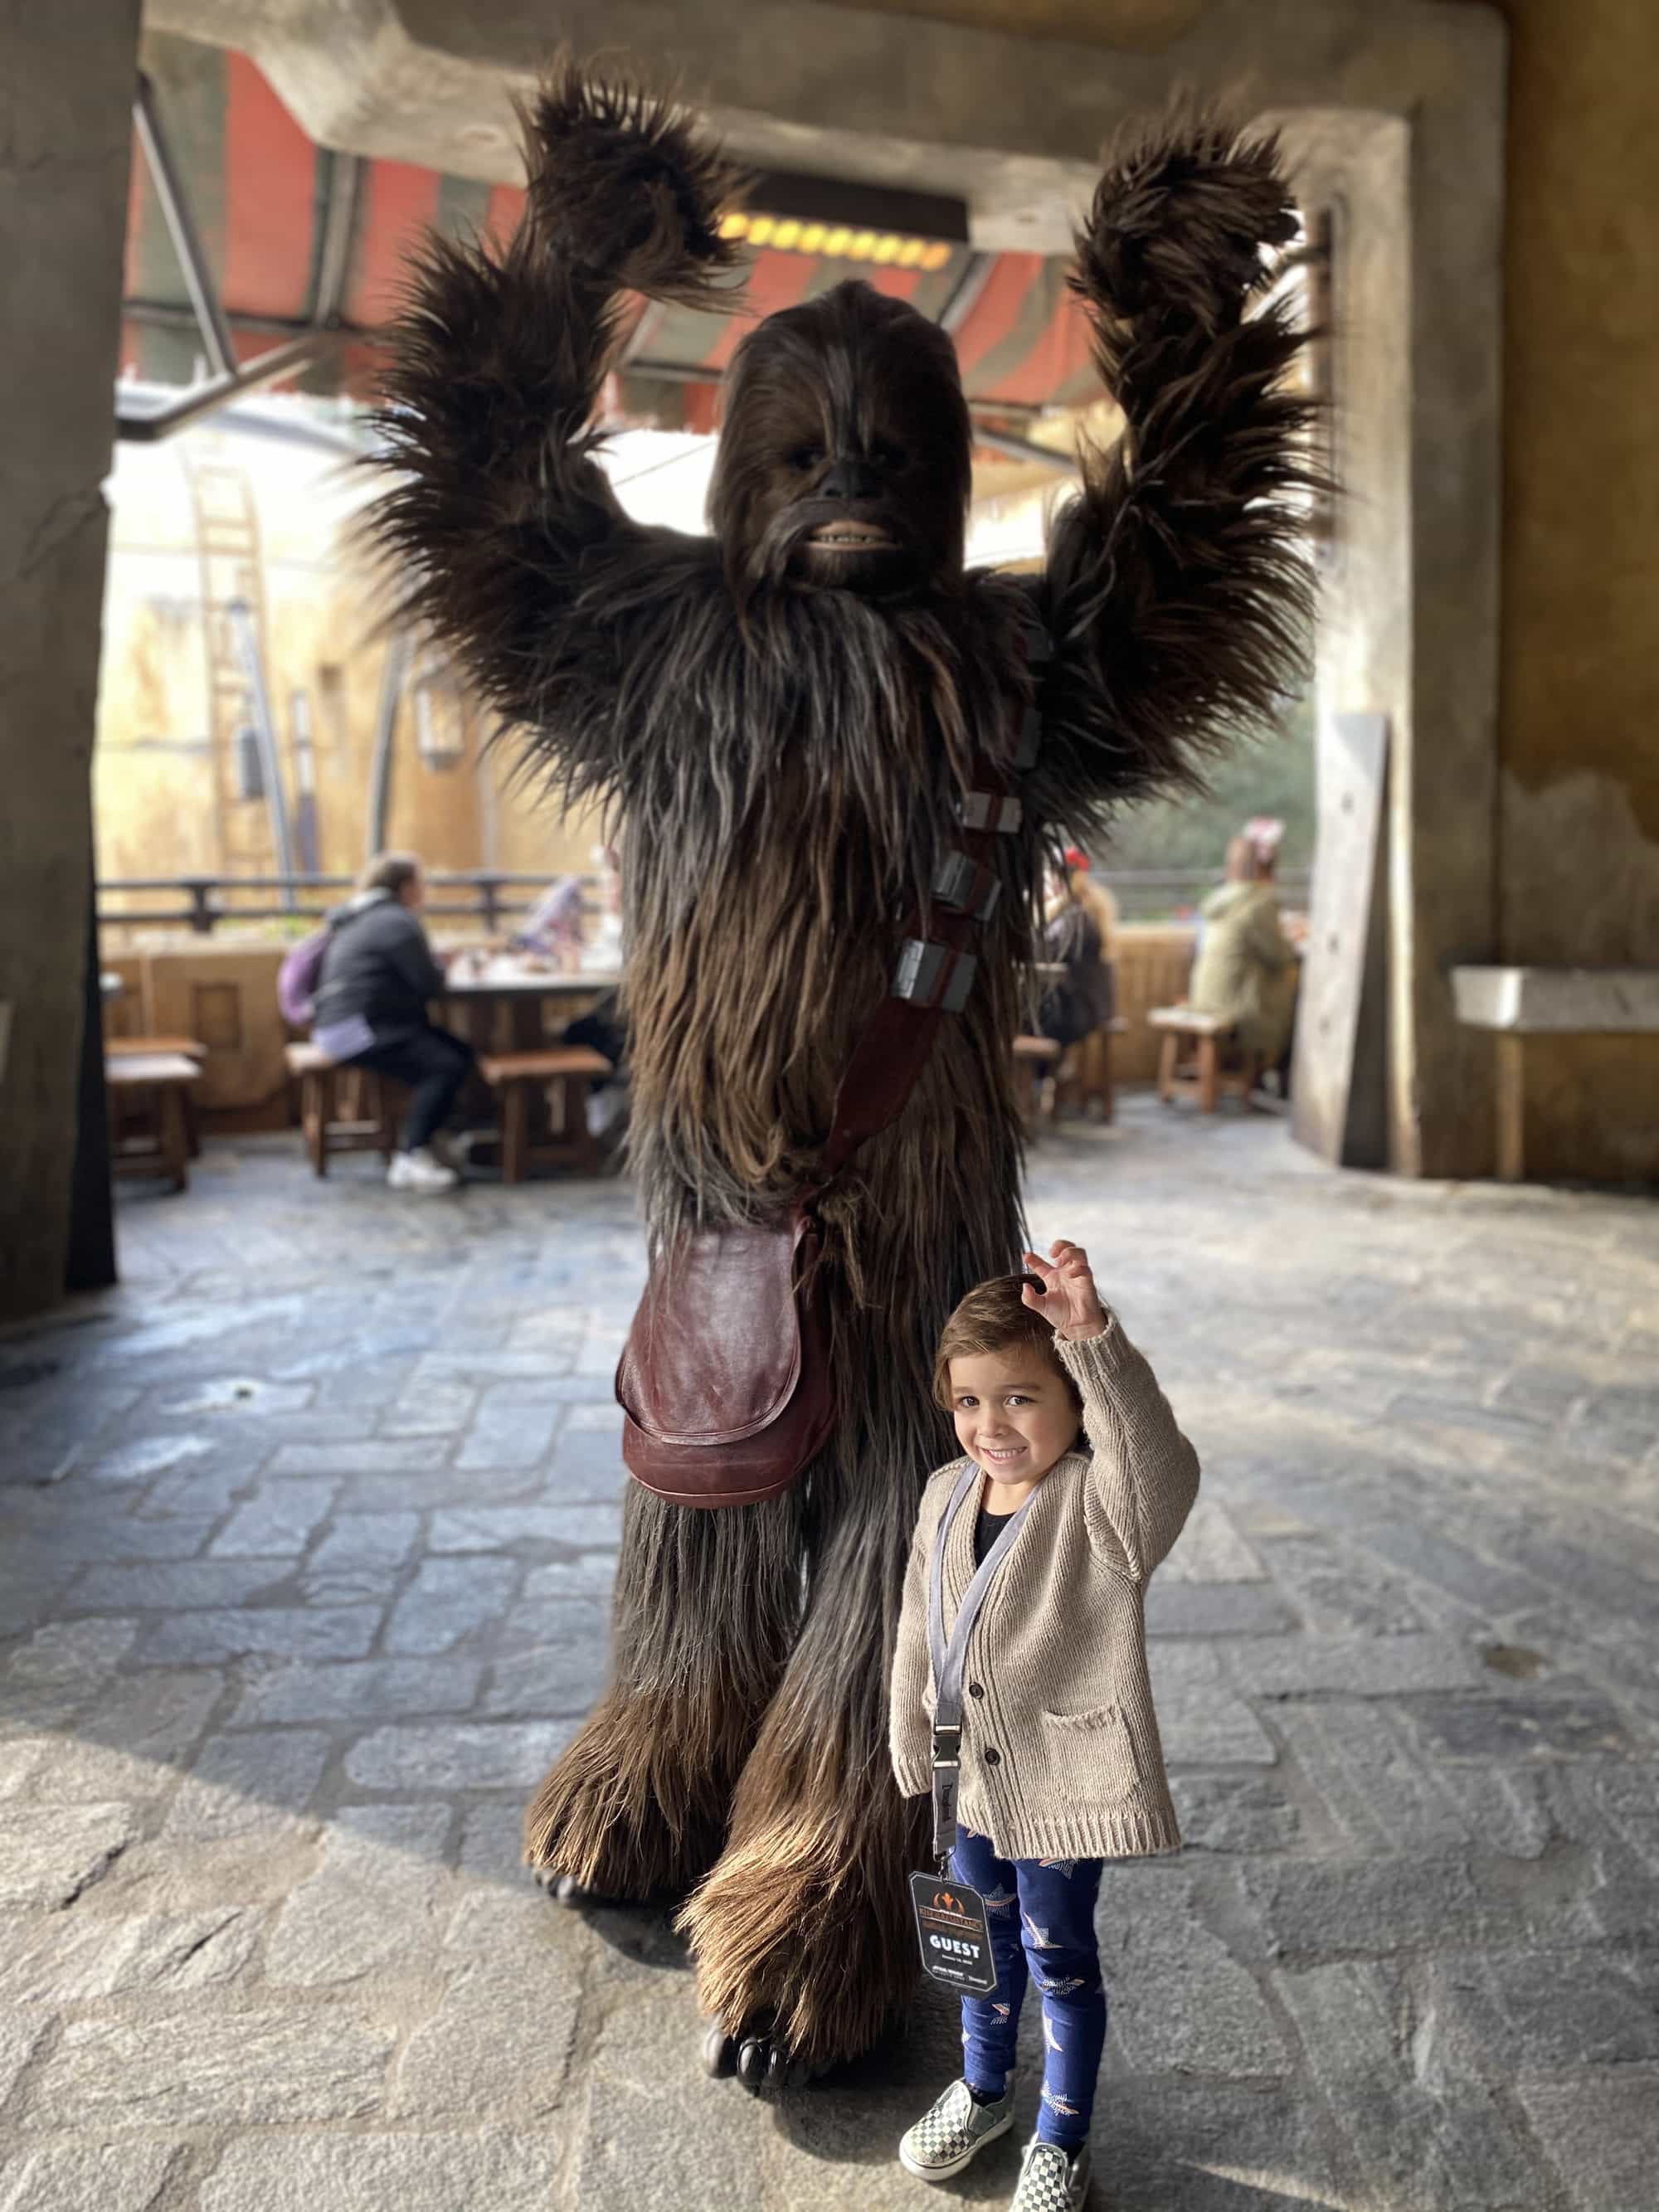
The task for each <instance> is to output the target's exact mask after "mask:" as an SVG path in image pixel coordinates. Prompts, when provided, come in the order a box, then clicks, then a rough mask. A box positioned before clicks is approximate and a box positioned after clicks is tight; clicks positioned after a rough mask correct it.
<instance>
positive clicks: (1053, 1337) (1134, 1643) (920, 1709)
mask: <svg viewBox="0 0 1659 2212" xmlns="http://www.w3.org/2000/svg"><path fill="white" fill-rule="evenodd" d="M1050 1255H1051V1257H1050V1260H1048V1261H1043V1260H1040V1259H1038V1258H1037V1256H1036V1254H1035V1253H1031V1252H1028V1253H1027V1254H1026V1255H1025V1264H1026V1266H1027V1267H1029V1268H1030V1269H1031V1270H1032V1273H1030V1275H1028V1276H1026V1277H1025V1278H1024V1279H1023V1280H1022V1279H1021V1278H1020V1277H1019V1276H1018V1275H1016V1276H1012V1277H1006V1278H1004V1279H1000V1280H999V1281H995V1282H989V1283H981V1285H979V1287H978V1289H977V1290H974V1291H969V1294H968V1296H967V1297H965V1298H964V1299H963V1301H962V1304H960V1305H959V1306H958V1307H957V1310H956V1311H955V1312H954V1313H953V1314H952V1315H951V1318H950V1320H949V1321H948V1322H946V1323H945V1333H944V1334H943V1336H942V1337H941V1339H940V1341H939V1357H938V1360H937V1363H936V1365H935V1370H934V1393H935V1395H936V1396H937V1397H938V1399H939V1403H940V1405H941V1406H942V1407H944V1408H945V1411H946V1412H947V1413H950V1414H951V1417H952V1419H954V1421H955V1424H956V1431H957V1442H958V1443H960V1444H961V1446H962V1448H963V1453H964V1454H965V1456H964V1457H963V1458H961V1459H958V1460H954V1461H952V1462H951V1463H950V1464H949V1465H948V1466H945V1467H942V1468H939V1472H938V1473H937V1474H934V1475H933V1478H932V1480H930V1481H929V1483H928V1485H927V1490H926V1492H924V1493H923V1497H922V1502H921V1516H920V1518H919V1519H918V1521H917V1524H916V1534H915V1544H914V1546H913V1547H912V1550H911V1553H910V1564H909V1568H908V1573H907V1575H906V1578H905V1585H904V1599H903V1604H902V1608H901V1611H900V1615H899V1628H898V1636H897V1638H896V1644H895V1649H894V1655H893V1678H892V1690H891V1704H890V1741H891V1748H892V1758H893V1767H894V1771H895V1772H896V1775H897V1777H898V1785H899V1788H900V1789H901V1790H902V1791H903V1793H904V1794H905V1796H918V1795H920V1794H921V1793H922V1792H924V1791H926V1790H928V1789H929V1788H930V1787H931V1788H933V1790H934V1815H935V1818H934V1825H935V1834H936V1839H937V1841H938V1842H939V1844H940V1846H941V1848H942V1847H944V1846H945V1844H953V1848H952V1849H951V1880H952V1881H953V1882H955V1883H956V1884H957V1885H958V1886H959V1887H966V1888H969V1889H972V1890H975V1891H977V1892H978V1893H979V1895H980V1897H981V1899H982V1900H983V1903H984V1905H985V1925H986V1929H987V1933H988V1935H989V1937H990V1950H991V1954H992V1959H993V1961H994V1966H995V1971H996V1975H997V1983H998V1986H997V1987H996V1989H995V1990H993V1991H991V1992H990V1993H989V1994H988V1995H978V1994H975V1995H973V1996H969V1995H968V1994H967V1993H966V1992H965V1991H964V1993H963V1997H962V2028H963V2036H962V2039H963V2046H964V2051H965V2063H964V2064H963V2075H962V2078H961V2079H960V2080H959V2081H953V2082H952V2083H951V2087H949V2088H948V2089H947V2090H946V2091H945V2093H944V2095H943V2096H942V2097H940V2098H939V2100H938V2102H937V2103H936V2104H935V2105H934V2106H933V2107H932V2109H931V2110H930V2111H929V2112H927V2113H925V2114H924V2115H923V2117H922V2118H921V2119H920V2120H918V2121H917V2123H916V2124H915V2126H914V2127H913V2128H912V2129H911V2130H909V2132H908V2134H907V2135H906V2136H905V2137H904V2140H903V2142H902V2143H901V2144H900V2146H899V2159H900V2162H901V2163H902V2165H903V2166H905V2167H906V2169H907V2170H908V2172H911V2173H914V2174H915V2175H916V2176H917V2177H918V2178H919V2179H921V2180H924V2181H942V2180H944V2179H947V2178H948V2177H949V2176H950V2175H951V2174H954V2173H957V2172H960V2171H961V2170H962V2168H963V2166H966V2165H967V2164H968V2162H969V2160H970V2159H972V2158H973V2157H974V2156H975V2154H977V2153H978V2152H979V2151H980V2150H981V2149H982V2148H983V2147H984V2146H985V2145H986V2144H987V2142H992V2141H994V2138H995V2137H996V2136H1000V2135H1002V2134H1003V2133H1005V2132H1006V2130H1007V2128H1008V2127H1009V2125H1010V2124H1011V2123H1012V2117H1013V2109H1012V2108H1013V2080H1012V2075H1013V2064H1014V2045H1015V2036H1016V2033H1017V2032H1018V2027H1019V2013H1020V2003H1021V2000H1022V1999H1023V1998H1024V1994H1025V1986H1026V1983H1027V1980H1028V1979H1030V1980H1031V1981H1034V1982H1035V1983H1036V1985H1037V1990H1038V1993H1039V1995H1040V1996H1041V1997H1042V2036H1043V2072H1042V2100H1041V2103H1040V2105H1039V2107H1038V2118H1037V2125H1036V2134H1035V2135H1034V2136H1032V2138H1031V2141H1030V2142H1029V2143H1028V2144H1027V2146H1026V2149H1025V2155H1024V2160H1023V2161H1022V2165H1021V2169H1020V2178H1019V2184H1018V2188H1017V2189H1016V2191H1015V2192H1014V2198H1013V2206H1012V2212H1073V2208H1075V2207H1078V2206H1080V2205H1081V2204H1082V2203H1083V2201H1084V2198H1085V2196H1086V2195H1087V2192H1088V2185H1089V2118H1090V2112H1091V2108H1092V2106H1093V2103H1094V2094H1095V2076H1096V2074H1097V2071H1098V2069H1099V2066H1100V2057H1101V2051H1102V2049H1103V2046H1104V2044H1105V2040H1106V1996H1105V1991H1104V1990H1103V1987H1102V1984H1101V1973H1100V1956H1099V1950H1098V1946H1097V1941H1096V1936H1095V1917H1094V1916H1095V1899H1096V1895H1097V1891H1098V1890H1099V1887H1100V1875H1101V1862H1102V1861H1103V1859H1109V1858H1136V1857H1142V1856H1144V1855H1146V1854H1147V1853H1151V1852H1154V1851H1171V1850H1176V1849H1177V1848H1178V1847H1179V1845H1180V1842H1181V1836H1180V1832H1179V1830H1178V1829H1177V1827H1176V1814H1175V1807H1174V1805H1173V1804H1172V1803H1171V1802H1170V1788H1169V1784H1168V1782H1167V1780H1166V1779H1165V1776H1164V1753H1163V1751H1162V1748H1161V1747H1160V1745H1159V1742H1158V1721H1157V1717H1156V1716H1155V1715H1154V1713H1153V1711H1152V1686H1151V1683H1150V1681H1149V1680H1148V1677H1147V1668H1146V1631H1145V1627H1144V1626H1143V1621H1142V1611H1141V1605H1142V1596H1143V1593H1144V1591H1145V1589H1146V1583H1147V1582H1148V1580H1149V1579H1150V1577H1151V1576H1152V1570H1153V1569H1154V1567H1156V1566H1157V1565H1158V1562H1159V1560H1160V1559H1163V1557H1164V1553H1166V1552H1167V1551H1168V1550H1169V1548H1170V1545H1171V1544H1173V1543H1174V1541H1175V1540H1176V1537H1177V1536H1178V1535H1179V1534H1180V1533H1181V1528H1182V1523H1183V1522H1184V1521H1185V1520H1186V1518H1187V1515H1188V1511H1189V1510H1190V1509H1191V1506H1192V1503H1193V1500H1194V1498H1195V1497H1196V1495H1197V1493H1198V1457H1197V1455H1196V1454H1195V1453H1194V1450H1193V1448H1192V1446H1191V1444H1189V1443H1188V1441H1187V1439H1186V1437H1183V1436H1182V1433H1181V1431H1180V1430H1179V1429H1178V1428H1177V1427H1176V1420H1175V1416H1174V1414H1173V1413H1171V1412H1170V1407H1169V1403H1168V1401H1167V1400H1166V1399H1165V1398H1164V1394H1163V1392H1162V1391H1161V1390H1160V1389H1158V1382H1157V1378H1156V1377H1155V1376H1154V1375H1153V1373H1152V1369H1151V1368H1150V1367H1149V1366H1148V1365H1147V1364H1146V1361H1145V1360H1144V1359H1143V1358H1141V1356H1140V1354H1139V1352H1137V1351H1136V1350H1135V1348H1134V1346H1133V1345H1132V1344H1131V1343H1130V1342H1129V1340H1128V1338H1127V1336H1126V1335H1125V1334H1124V1333H1123V1330H1122V1328H1121V1325H1120V1324H1119V1322H1118V1321H1117V1319H1116V1317H1115V1316H1114V1315H1113V1314H1111V1313H1110V1312H1109V1311H1108V1310H1107V1309H1106V1308H1105V1307H1103V1305H1102V1304H1101V1302H1100V1297H1099V1294H1098V1293H1097V1291H1096V1289H1095V1281H1094V1276H1093V1274H1092V1273H1091V1271H1090V1267H1089V1259H1088V1255H1087V1254H1086V1253H1085V1251H1084V1250H1083V1249H1081V1247H1080V1246H1079V1245H1076V1244H1073V1243H1068V1242H1067V1241H1066V1239H1065V1238H1061V1239H1060V1241H1059V1242H1057V1243H1054V1245H1052V1246H1051V1247H1050ZM959 1624H960V1625H959Z"/></svg>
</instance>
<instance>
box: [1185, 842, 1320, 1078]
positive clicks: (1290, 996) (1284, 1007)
mask: <svg viewBox="0 0 1659 2212" xmlns="http://www.w3.org/2000/svg"><path fill="white" fill-rule="evenodd" d="M1284 835H1285V824H1284V823H1282V822H1280V821H1278V820H1276V819H1275V818H1274V817H1273V816H1271V815H1265V814H1259V815H1256V816H1255V817H1253V818H1252V819H1251V820H1250V821H1249V822H1247V823H1245V824H1244V827H1243V829H1241V830H1240V831H1239V833H1238V835H1237V836H1236V837H1235V838H1233V840H1232V841H1231V843H1230V844H1229V845H1228V847H1227V864H1226V866H1227V879H1226V881H1225V883H1224V884H1221V885H1220V886H1219V887H1218V889H1217V890H1212V892H1211V893H1210V895H1209V896H1208V897H1207V898H1206V900H1205V902H1204V904H1203V907H1202V908H1201V910H1200V911H1201V915H1202V921H1203V929H1202V934H1201V936H1200V940H1199V947H1198V957H1197V958H1196V959H1195V960H1194V963H1193V978H1192V983H1191V986H1190V987H1189V989H1188V994H1187V995H1188V1004H1189V1005H1190V1006H1192V1007H1193V1008H1194V1010H1195V1011H1196V1012H1199V1013H1202V1014H1216V1015H1218V1016H1219V1017H1220V1018H1221V1019H1222V1020H1224V1021H1226V1022H1231V1024H1232V1025H1233V1027H1234V1028H1235V1029H1236V1030H1237V1032H1238V1040H1239V1042H1240V1043H1241V1044H1242V1045H1243V1048H1244V1049H1245V1050H1246V1051H1247V1052H1252V1053H1256V1054H1260V1055H1261V1060H1262V1062H1263V1065H1264V1066H1269V1067H1272V1066H1281V1065H1282V1064H1283V1063H1284V1062H1285V1060H1286V1058H1287V1055H1288V1053H1289V1049H1290V1042H1291V1025H1292V1023H1293V1021H1294V1018H1295V1013H1296V989H1297V975H1298V972H1299V963H1298V959H1297V951H1296V947H1295V946H1294V945H1292V944H1291V940H1290V939H1289V938H1288V937H1286V935H1285V928H1284V924H1283V922H1282V921H1281V920H1280V918H1279V893H1278V890H1277V889H1276V888H1275V886H1274V884H1273V872H1274V869H1275V868H1276V866H1277V865H1278V860H1279V843H1280V841H1281V840H1282V839H1283V837H1284Z"/></svg>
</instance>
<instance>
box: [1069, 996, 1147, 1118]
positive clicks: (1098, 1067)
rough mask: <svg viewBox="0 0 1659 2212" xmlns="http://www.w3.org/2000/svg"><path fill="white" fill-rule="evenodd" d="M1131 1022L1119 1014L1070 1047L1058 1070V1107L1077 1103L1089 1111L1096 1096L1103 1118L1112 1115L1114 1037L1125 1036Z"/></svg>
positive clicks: (1081, 1110)
mask: <svg viewBox="0 0 1659 2212" xmlns="http://www.w3.org/2000/svg"><path fill="white" fill-rule="evenodd" d="M1128 1026H1129V1024H1127V1022H1126V1021H1125V1020H1124V1018H1123V1017H1122V1016H1121V1014H1119V1015H1117V1016H1115V1018H1113V1019H1112V1020H1111V1021H1109V1022H1103V1023H1102V1024H1101V1025H1100V1027H1099V1028H1098V1029H1097V1030H1090V1032H1089V1034H1088V1036H1085V1037H1079V1040H1078V1042H1076V1043H1075V1044H1074V1045H1072V1046H1069V1047H1068V1048H1067V1049H1066V1057H1065V1058H1064V1059H1063V1060H1061V1062H1060V1066H1058V1067H1057V1068H1056V1069H1055V1070H1054V1106H1055V1109H1056V1110H1058V1109H1059V1108H1060V1107H1061V1106H1075V1107H1076V1109H1077V1110H1078V1112H1079V1114H1086V1113H1087V1112H1088V1110H1089V1102H1090V1100H1091V1099H1096V1100H1097V1101H1098V1102H1099V1105H1100V1118H1101V1120H1102V1121H1110V1120H1111V1119H1112V1115H1113V1112H1114V1110H1115V1102H1114V1098H1113V1092H1112V1039H1113V1038H1114V1037H1115V1036H1122V1035H1123V1034H1124V1033H1125V1031H1126V1030H1127V1029H1128Z"/></svg>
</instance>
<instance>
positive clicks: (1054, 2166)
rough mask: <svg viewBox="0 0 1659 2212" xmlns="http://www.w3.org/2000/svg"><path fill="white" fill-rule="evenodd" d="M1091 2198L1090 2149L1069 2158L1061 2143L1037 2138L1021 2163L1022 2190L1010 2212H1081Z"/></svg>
mask: <svg viewBox="0 0 1659 2212" xmlns="http://www.w3.org/2000/svg"><path fill="white" fill-rule="evenodd" d="M1088 2194H1089V2146H1088V2144H1087V2143H1085V2145H1084V2146H1083V2148H1082V2149H1081V2150H1080V2151H1079V2152H1078V2153H1077V2154H1076V2156H1075V2157H1068V2156H1067V2155H1066V2153H1065V2152H1064V2151H1063V2150H1062V2149H1061V2148H1060V2145H1059V2144H1058V2143H1051V2142H1039V2141H1038V2140H1037V2138H1036V2136H1032V2138H1031V2140H1030V2142H1028V2143H1027V2144H1026V2146H1025V2155H1024V2158H1023V2159H1022V2160H1020V2167H1019V2186H1018V2189H1016V2190H1015V2191H1014V2201H1013V2203H1012V2204H1011V2205H1010V2206H1009V2208H1008V2212H1078V2208H1079V2206H1080V2205H1081V2204H1082V2203H1083V2200H1084V2199H1085V2197H1087V2195H1088Z"/></svg>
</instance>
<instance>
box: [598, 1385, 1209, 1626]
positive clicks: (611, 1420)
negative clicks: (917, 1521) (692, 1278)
mask: <svg viewBox="0 0 1659 2212" xmlns="http://www.w3.org/2000/svg"><path fill="white" fill-rule="evenodd" d="M622 1425H623V1409H622V1407H620V1406H619V1405H617V1401H616V1400H615V1399H614V1398H587V1399H578V1400H577V1401H575V1402H574V1404H573V1405H572V1406H571V1407H570V1410H569V1411H568V1413H566V1415H565V1417H564V1426H563V1427H562V1429H561V1430H560V1431H559V1449H560V1452H561V1453H562V1452H563V1451H564V1450H565V1449H566V1448H567V1446H569V1447H572V1448H574V1449H583V1447H580V1446H578V1445H577V1443H576V1439H577V1438H578V1437H595V1436H606V1437H620V1436H621V1435H622ZM1194 1510H1196V1509H1195V1508H1194ZM1188 1526H1189V1528H1190V1523H1189V1524H1188ZM1230 1579H1231V1578H1230ZM1236 1579H1237V1580H1239V1581H1241V1582H1242V1581H1243V1579H1244V1577H1243V1576H1239V1577H1236Z"/></svg>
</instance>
